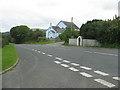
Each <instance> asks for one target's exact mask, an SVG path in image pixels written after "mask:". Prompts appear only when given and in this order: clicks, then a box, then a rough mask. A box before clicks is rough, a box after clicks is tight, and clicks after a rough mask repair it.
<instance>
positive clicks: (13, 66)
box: [0, 58, 19, 75]
mask: <svg viewBox="0 0 120 90" xmlns="http://www.w3.org/2000/svg"><path fill="white" fill-rule="evenodd" d="M18 63H19V58H17V61H16V62H15V64H14V65H12V66H11V67H9V68H8V69H5V70H4V71H2V72H0V75H2V74H4V73H6V72H7V71H9V70H10V69H12V68H15V67H16V66H17V64H18Z"/></svg>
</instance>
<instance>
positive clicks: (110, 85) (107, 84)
mask: <svg viewBox="0 0 120 90" xmlns="http://www.w3.org/2000/svg"><path fill="white" fill-rule="evenodd" d="M94 81H96V82H98V83H101V84H103V85H105V86H107V87H109V88H112V87H115V85H114V84H112V83H110V82H107V81H105V80H102V79H94Z"/></svg>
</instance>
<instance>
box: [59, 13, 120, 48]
mask: <svg viewBox="0 0 120 90" xmlns="http://www.w3.org/2000/svg"><path fill="white" fill-rule="evenodd" d="M119 23H120V17H117V16H116V15H115V18H113V20H98V19H94V20H92V21H87V22H86V23H85V24H82V26H81V27H80V31H79V32H78V31H75V30H74V29H73V30H72V31H71V27H67V28H66V31H65V32H64V33H62V34H61V35H59V37H60V38H61V39H62V40H64V41H65V43H64V44H63V45H67V46H68V45H69V38H77V37H78V36H82V37H83V38H84V39H96V40H97V41H98V42H99V43H101V46H100V47H102V48H120V40H119V39H120V25H119Z"/></svg>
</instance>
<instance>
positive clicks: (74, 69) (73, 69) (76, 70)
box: [69, 67, 79, 72]
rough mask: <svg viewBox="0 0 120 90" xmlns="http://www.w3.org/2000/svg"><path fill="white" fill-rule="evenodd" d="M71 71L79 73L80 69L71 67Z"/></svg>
mask: <svg viewBox="0 0 120 90" xmlns="http://www.w3.org/2000/svg"><path fill="white" fill-rule="evenodd" d="M69 69H70V70H72V71H75V72H78V71H79V70H78V69H76V68H74V67H70V68H69Z"/></svg>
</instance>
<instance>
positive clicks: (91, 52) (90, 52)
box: [84, 51, 92, 53]
mask: <svg viewBox="0 0 120 90" xmlns="http://www.w3.org/2000/svg"><path fill="white" fill-rule="evenodd" d="M84 52H88V53H92V52H91V51H84Z"/></svg>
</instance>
